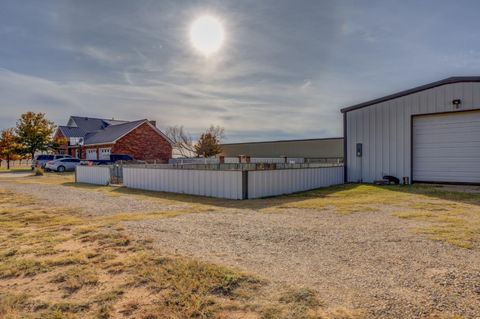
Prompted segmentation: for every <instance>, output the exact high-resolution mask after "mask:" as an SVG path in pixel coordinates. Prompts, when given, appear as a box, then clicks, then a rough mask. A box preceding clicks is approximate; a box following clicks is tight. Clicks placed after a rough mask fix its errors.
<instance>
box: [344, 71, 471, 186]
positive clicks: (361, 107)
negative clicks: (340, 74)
mask: <svg viewBox="0 0 480 319" xmlns="http://www.w3.org/2000/svg"><path fill="white" fill-rule="evenodd" d="M341 111H342V113H343V115H344V137H345V140H344V149H345V174H344V177H345V181H346V182H367V183H371V182H373V181H375V180H377V179H381V178H382V176H384V175H392V176H395V177H397V178H399V179H400V180H402V179H403V177H408V179H409V181H411V182H443V183H448V182H453V183H480V77H451V78H448V79H445V80H441V81H438V82H434V83H430V84H427V85H423V86H420V87H416V88H413V89H410V90H406V91H403V92H399V93H396V94H392V95H388V96H385V97H382V98H379V99H375V100H372V101H369V102H365V103H361V104H358V105H354V106H350V107H347V108H344V109H342V110H341Z"/></svg>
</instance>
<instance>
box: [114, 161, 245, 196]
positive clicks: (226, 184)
mask: <svg viewBox="0 0 480 319" xmlns="http://www.w3.org/2000/svg"><path fill="white" fill-rule="evenodd" d="M123 184H124V185H125V186H127V187H130V188H137V189H144V190H150V191H161V192H172V193H181V194H191V195H201V196H210V197H219V198H229V199H242V172H241V171H214V170H193V169H185V170H182V169H158V168H136V167H124V168H123Z"/></svg>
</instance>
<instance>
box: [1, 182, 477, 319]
mask: <svg viewBox="0 0 480 319" xmlns="http://www.w3.org/2000/svg"><path fill="white" fill-rule="evenodd" d="M0 188H7V189H10V190H13V191H16V192H22V193H28V194H32V195H35V196H39V197H44V196H46V195H47V194H50V195H51V194H55V196H54V198H53V202H54V204H55V203H56V201H59V203H60V201H61V203H63V204H64V203H65V202H64V198H69V205H71V206H72V207H76V208H78V209H79V210H82V212H83V213H87V214H92V215H98V214H109V213H115V212H146V211H159V210H169V209H175V208H178V207H177V206H175V205H167V206H165V205H161V204H159V203H158V202H155V201H149V200H145V199H144V198H139V197H135V196H129V195H120V196H116V197H112V196H108V195H106V194H104V193H102V192H92V191H91V190H83V189H78V188H72V187H65V186H59V185H36V184H22V185H20V184H16V183H11V182H5V181H1V180H0ZM416 226H421V222H419V221H413V220H403V219H399V218H396V217H393V216H391V212H388V211H386V212H384V213H368V212H365V213H355V214H352V215H348V216H341V215H337V214H334V213H333V212H328V211H322V212H314V211H308V210H298V209H295V210H294V209H289V210H286V209H283V210H280V211H278V212H275V213H269V214H266V213H259V212H256V211H254V210H248V209H225V210H222V211H220V212H208V213H197V214H189V215H179V216H177V217H175V218H169V219H158V220H147V221H141V222H128V223H126V229H127V230H129V231H130V232H131V234H133V235H134V236H138V237H142V238H151V239H153V240H154V242H155V244H156V245H157V247H158V248H159V249H161V250H162V251H164V252H167V253H172V254H180V255H184V256H192V257H194V258H198V259H203V260H205V261H209V262H214V263H219V264H223V265H226V266H233V267H237V268H240V269H243V270H246V271H248V272H251V273H255V274H258V275H260V276H263V277H265V278H268V279H271V280H273V281H274V282H277V283H280V284H283V283H286V284H291V285H296V286H307V287H311V288H314V289H316V290H317V291H318V292H319V293H320V296H321V297H322V298H323V300H324V301H325V302H326V303H327V304H328V305H330V306H342V307H346V308H355V309H364V310H365V311H366V313H367V315H368V317H370V318H425V317H426V316H428V315H430V314H432V313H436V312H438V313H443V314H449V313H450V314H460V315H463V316H464V317H465V318H480V250H479V249H478V248H475V249H472V250H467V249H461V248H457V247H455V246H452V245H449V244H445V243H443V242H436V241H432V240H429V239H426V238H425V237H424V236H421V235H418V234H416V233H414V232H413V231H412V227H416Z"/></svg>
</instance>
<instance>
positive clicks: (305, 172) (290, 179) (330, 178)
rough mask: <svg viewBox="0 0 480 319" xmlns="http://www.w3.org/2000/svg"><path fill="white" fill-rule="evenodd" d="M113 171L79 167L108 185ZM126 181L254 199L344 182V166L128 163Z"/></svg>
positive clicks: (81, 177)
mask: <svg viewBox="0 0 480 319" xmlns="http://www.w3.org/2000/svg"><path fill="white" fill-rule="evenodd" d="M305 165H307V164H305ZM299 166H300V165H299ZM301 166H303V164H302V165H301ZM111 175H112V170H111V167H108V166H77V169H76V171H75V178H76V181H77V182H79V183H88V184H97V185H108V184H109V183H110V181H111V178H112V177H111ZM123 184H124V185H125V186H126V187H129V188H135V189H143V190H149V191H161V192H171V193H180V194H190V195H200V196H209V197H218V198H229V199H254V198H262V197H269V196H277V195H283V194H291V193H296V192H301V191H306V190H310V189H315V188H320V187H327V186H331V185H339V184H343V166H338V165H337V166H330V167H312V168H287V169H273V170H243V171H242V170H212V169H204V170H201V169H178V168H171V166H170V168H162V167H158V166H156V165H152V166H150V167H148V166H145V165H139V166H124V167H123Z"/></svg>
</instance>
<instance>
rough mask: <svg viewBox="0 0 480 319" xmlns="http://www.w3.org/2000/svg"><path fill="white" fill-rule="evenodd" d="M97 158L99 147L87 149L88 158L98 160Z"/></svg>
mask: <svg viewBox="0 0 480 319" xmlns="http://www.w3.org/2000/svg"><path fill="white" fill-rule="evenodd" d="M96 159H97V149H96V148H95V149H89V150H88V149H87V160H96Z"/></svg>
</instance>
